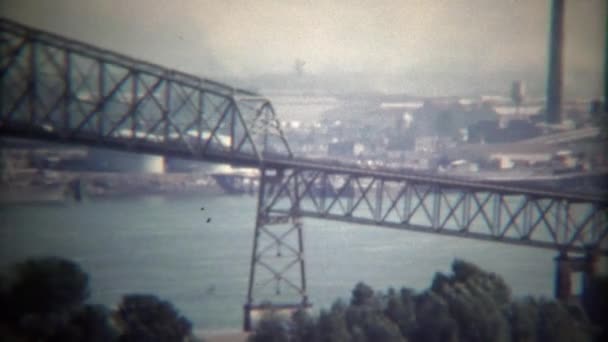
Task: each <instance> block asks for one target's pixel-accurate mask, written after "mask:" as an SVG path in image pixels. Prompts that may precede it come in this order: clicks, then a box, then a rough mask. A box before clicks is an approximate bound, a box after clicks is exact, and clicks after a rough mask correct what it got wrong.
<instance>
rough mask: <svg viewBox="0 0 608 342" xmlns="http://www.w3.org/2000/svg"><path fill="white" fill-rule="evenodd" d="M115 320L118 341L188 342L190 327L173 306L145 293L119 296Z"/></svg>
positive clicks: (190, 332) (190, 335)
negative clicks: (120, 332) (118, 329)
mask: <svg viewBox="0 0 608 342" xmlns="http://www.w3.org/2000/svg"><path fill="white" fill-rule="evenodd" d="M114 317H115V320H116V322H117V323H118V326H119V327H120V330H121V331H122V334H121V336H120V341H129V342H130V341H188V340H190V339H192V324H191V323H190V321H188V320H187V319H186V318H185V317H183V316H181V315H180V314H179V313H178V312H177V310H175V308H174V307H173V305H172V304H171V303H169V302H167V301H163V300H160V299H158V298H157V297H156V296H153V295H148V294H132V295H126V296H124V297H123V299H122V302H121V303H120V306H119V307H118V310H117V311H116V312H115V314H114Z"/></svg>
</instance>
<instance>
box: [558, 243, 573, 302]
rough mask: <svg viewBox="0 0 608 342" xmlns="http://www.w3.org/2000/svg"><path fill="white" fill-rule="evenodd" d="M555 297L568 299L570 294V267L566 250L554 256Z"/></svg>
mask: <svg viewBox="0 0 608 342" xmlns="http://www.w3.org/2000/svg"><path fill="white" fill-rule="evenodd" d="M555 262H556V270H555V298H556V299H559V300H568V299H569V298H570V297H571V296H572V267H571V263H570V259H569V257H568V253H567V252H561V253H560V254H559V255H558V256H557V258H555Z"/></svg>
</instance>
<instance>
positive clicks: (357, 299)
mask: <svg viewBox="0 0 608 342" xmlns="http://www.w3.org/2000/svg"><path fill="white" fill-rule="evenodd" d="M373 301H374V290H373V289H372V288H371V287H369V286H368V285H366V284H364V283H361V282H359V283H357V285H355V288H354V289H353V291H352V298H351V300H350V303H351V305H372V302H373Z"/></svg>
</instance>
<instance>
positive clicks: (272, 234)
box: [245, 162, 608, 329]
mask: <svg viewBox="0 0 608 342" xmlns="http://www.w3.org/2000/svg"><path fill="white" fill-rule="evenodd" d="M292 164H293V162H292ZM303 217H309V218H316V219H325V220H334V221H342V222H349V223H359V224H368V225H375V226H381V227H387V228H394V229H402V230H409V231H417V232H424V233H432V234H441V235H445V236H453V237H461V238H469V239H477V240H485V241H495V242H501V243H507V244H513V245H522V246H531V247H541V248H548V249H553V250H557V251H559V252H560V255H562V256H564V257H563V258H562V259H563V260H567V262H571V261H570V260H571V259H568V257H567V256H568V254H569V253H570V254H585V255H604V256H605V255H608V203H607V202H606V201H605V200H604V199H601V198H592V197H586V196H584V195H575V194H559V193H556V192H552V191H535V190H533V189H518V188H509V187H502V186H496V185H491V184H480V183H475V184H470V183H467V182H462V181H459V180H449V179H434V178H432V177H422V176H417V175H416V176H412V175H407V174H401V175H398V174H391V173H387V172H380V171H373V170H367V171H365V170H361V169H359V170H355V169H352V170H348V169H343V168H340V167H331V166H327V165H325V166H321V165H318V166H314V165H310V164H309V165H305V164H304V163H301V164H299V165H298V166H297V167H296V166H292V167H270V168H269V167H265V168H263V169H262V174H261V185H260V190H259V199H258V212H257V220H256V228H255V234H254V246H253V254H252V259H251V275H250V282H249V294H248V301H247V304H246V306H245V329H248V328H249V327H250V325H249V324H250V321H251V316H252V314H251V312H252V310H255V309H256V308H259V306H260V303H259V302H258V301H257V300H258V299H259V298H260V297H261V298H264V299H265V300H268V299H269V298H277V299H279V300H280V301H281V302H285V301H286V300H285V298H286V295H285V293H281V292H280V291H277V293H276V294H278V295H279V294H280V296H278V297H277V296H273V295H274V294H272V293H269V292H268V289H269V286H270V287H272V286H274V288H277V289H278V288H280V286H281V284H283V285H285V286H284V288H286V291H287V292H289V293H290V296H291V297H287V298H290V299H289V300H290V302H291V303H292V306H293V308H301V307H306V306H307V305H309V303H308V295H307V292H306V274H305V272H304V270H305V261H304V258H303V255H304V246H303V241H302V234H303V232H304V230H303V228H302V224H301V219H302V218H303ZM281 249H282V250H285V251H287V253H282V252H280V251H281ZM269 251H270V252H271V253H270V254H268V252H269ZM273 251H276V253H272V252H273ZM564 262H566V261H564ZM286 265H287V266H286ZM298 266H299V267H298ZM585 267H587V266H585ZM264 274H265V275H264ZM568 274H569V273H568ZM560 277H561V278H564V279H565V278H566V276H565V275H563V274H562V273H560ZM260 278H263V279H265V280H264V281H261V280H260ZM568 279H569V278H568ZM566 283H567V284H570V283H568V282H566ZM558 287H559V286H558ZM564 288H566V290H564ZM569 291H570V285H567V286H562V287H559V289H558V290H557V292H558V293H570V292H569ZM289 300H288V301H289ZM283 306H285V305H283Z"/></svg>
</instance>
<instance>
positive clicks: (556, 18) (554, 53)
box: [547, 0, 564, 123]
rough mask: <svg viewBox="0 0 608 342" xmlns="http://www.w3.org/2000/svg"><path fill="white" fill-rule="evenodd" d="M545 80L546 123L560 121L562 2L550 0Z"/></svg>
mask: <svg viewBox="0 0 608 342" xmlns="http://www.w3.org/2000/svg"><path fill="white" fill-rule="evenodd" d="M550 39H551V41H550V42H549V76H548V78H547V122H548V123H561V121H562V47H563V45H564V0H552V6H551V33H550Z"/></svg>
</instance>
